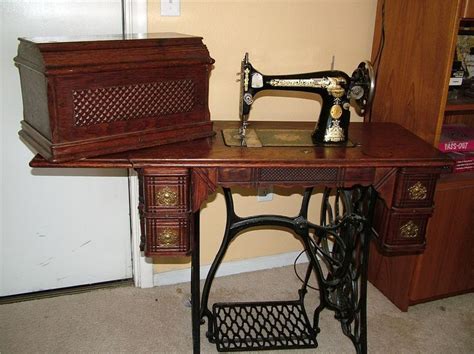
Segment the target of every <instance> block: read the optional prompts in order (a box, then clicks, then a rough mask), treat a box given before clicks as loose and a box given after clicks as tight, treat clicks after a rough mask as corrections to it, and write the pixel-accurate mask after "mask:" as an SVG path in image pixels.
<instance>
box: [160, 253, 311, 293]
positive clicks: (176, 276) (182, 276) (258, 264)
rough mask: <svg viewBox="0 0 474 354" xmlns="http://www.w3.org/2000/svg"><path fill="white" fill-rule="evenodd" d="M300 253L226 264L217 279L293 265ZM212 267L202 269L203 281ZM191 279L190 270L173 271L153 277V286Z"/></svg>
mask: <svg viewBox="0 0 474 354" xmlns="http://www.w3.org/2000/svg"><path fill="white" fill-rule="evenodd" d="M299 253H300V252H299V251H297V252H289V253H282V254H277V255H273V256H265V257H258V258H251V259H244V260H240V261H231V262H224V263H222V264H221V266H220V267H219V270H218V271H217V274H216V277H223V276H226V275H232V274H239V273H247V272H254V271H256V270H263V269H271V268H278V267H284V266H288V265H292V264H293V263H294V262H295V259H296V257H298V254H299ZM307 262H308V258H307V256H306V254H302V255H301V257H299V258H298V260H297V263H307ZM210 267H211V266H210V265H204V266H201V268H200V277H201V279H206V277H207V274H208V273H209V268H210ZM190 279H191V270H190V269H180V270H173V271H170V272H163V273H156V274H154V276H153V284H154V285H155V286H160V285H170V284H178V283H185V282H189V281H190Z"/></svg>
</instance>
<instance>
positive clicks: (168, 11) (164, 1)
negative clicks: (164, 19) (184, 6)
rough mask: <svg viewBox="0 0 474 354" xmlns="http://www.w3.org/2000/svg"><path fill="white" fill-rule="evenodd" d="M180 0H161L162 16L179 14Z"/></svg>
mask: <svg viewBox="0 0 474 354" xmlns="http://www.w3.org/2000/svg"><path fill="white" fill-rule="evenodd" d="M180 2H181V1H180V0H161V10H160V12H161V16H179V15H180V12H181V8H180V6H181V4H180Z"/></svg>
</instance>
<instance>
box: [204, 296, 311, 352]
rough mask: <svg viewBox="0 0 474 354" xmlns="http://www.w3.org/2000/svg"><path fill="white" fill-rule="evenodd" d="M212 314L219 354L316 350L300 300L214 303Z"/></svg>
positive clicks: (309, 325)
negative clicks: (224, 353)
mask: <svg viewBox="0 0 474 354" xmlns="http://www.w3.org/2000/svg"><path fill="white" fill-rule="evenodd" d="M212 312H213V317H214V321H215V322H214V338H213V339H214V340H215V343H216V346H217V350H218V351H220V352H231V351H244V350H268V349H295V348H316V347H317V346H318V342H317V341H316V334H317V333H316V331H315V330H314V329H313V327H312V326H311V324H310V322H309V320H308V316H307V315H306V310H305V308H304V305H303V301H301V300H296V301H271V302H270V301H268V302H231V303H229V302H226V303H215V304H214V305H213V306H212Z"/></svg>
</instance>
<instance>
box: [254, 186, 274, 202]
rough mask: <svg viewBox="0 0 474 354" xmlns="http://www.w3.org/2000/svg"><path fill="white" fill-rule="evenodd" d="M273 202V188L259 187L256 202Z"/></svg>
mask: <svg viewBox="0 0 474 354" xmlns="http://www.w3.org/2000/svg"><path fill="white" fill-rule="evenodd" d="M271 200H273V187H272V186H269V187H260V188H258V190H257V201H258V202H269V201H271Z"/></svg>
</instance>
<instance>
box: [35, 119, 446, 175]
mask: <svg viewBox="0 0 474 354" xmlns="http://www.w3.org/2000/svg"><path fill="white" fill-rule="evenodd" d="M238 126H239V122H237V121H214V131H215V132H216V135H215V136H214V137H212V138H205V139H198V140H192V141H187V142H180V143H174V144H167V145H160V146H156V147H153V148H147V149H141V150H130V151H127V152H121V153H116V154H110V155H103V156H98V157H92V158H87V159H83V160H77V161H70V162H63V163H50V162H48V161H46V160H45V159H43V158H42V157H41V156H39V155H37V156H36V157H35V158H34V159H33V160H32V161H31V163H30V166H31V167H43V168H45V167H46V168H47V167H81V168H82V167H91V168H97V167H101V168H141V167H147V166H157V167H159V166H170V167H171V166H181V167H216V166H228V167H258V166H262V167H265V166H267V167H282V166H284V167H315V168H317V167H359V166H360V167H368V166H370V167H395V166H396V167H439V166H450V165H452V164H453V161H452V160H451V159H450V158H448V157H447V156H446V155H444V154H443V153H441V152H440V151H438V150H437V149H435V148H434V147H432V146H431V145H429V144H428V143H426V142H425V141H423V140H422V139H420V138H418V137H417V136H416V135H414V134H413V133H411V132H410V131H408V130H406V129H405V128H403V127H401V126H400V125H397V124H394V123H351V125H350V127H349V138H350V140H351V141H352V142H353V143H355V144H356V146H355V147H340V146H334V147H332V146H331V147H260V148H248V147H235V146H234V147H229V146H226V145H225V144H224V140H223V136H222V130H223V129H231V128H238ZM250 127H251V128H256V129H270V128H272V129H275V128H278V129H282V130H284V129H308V130H312V129H313V127H314V123H311V122H250Z"/></svg>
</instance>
